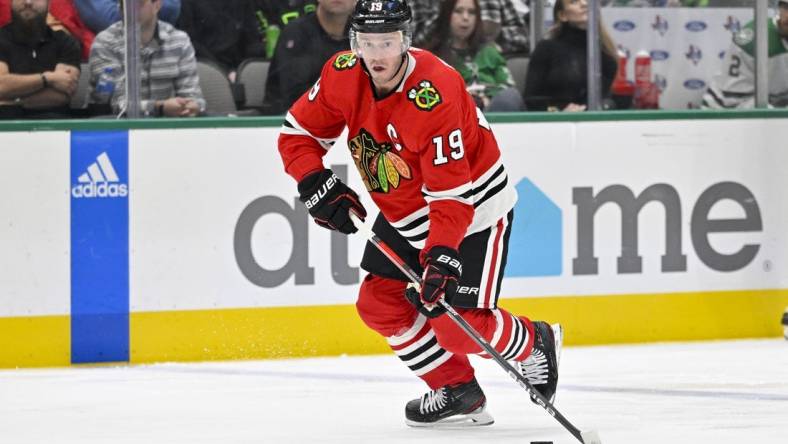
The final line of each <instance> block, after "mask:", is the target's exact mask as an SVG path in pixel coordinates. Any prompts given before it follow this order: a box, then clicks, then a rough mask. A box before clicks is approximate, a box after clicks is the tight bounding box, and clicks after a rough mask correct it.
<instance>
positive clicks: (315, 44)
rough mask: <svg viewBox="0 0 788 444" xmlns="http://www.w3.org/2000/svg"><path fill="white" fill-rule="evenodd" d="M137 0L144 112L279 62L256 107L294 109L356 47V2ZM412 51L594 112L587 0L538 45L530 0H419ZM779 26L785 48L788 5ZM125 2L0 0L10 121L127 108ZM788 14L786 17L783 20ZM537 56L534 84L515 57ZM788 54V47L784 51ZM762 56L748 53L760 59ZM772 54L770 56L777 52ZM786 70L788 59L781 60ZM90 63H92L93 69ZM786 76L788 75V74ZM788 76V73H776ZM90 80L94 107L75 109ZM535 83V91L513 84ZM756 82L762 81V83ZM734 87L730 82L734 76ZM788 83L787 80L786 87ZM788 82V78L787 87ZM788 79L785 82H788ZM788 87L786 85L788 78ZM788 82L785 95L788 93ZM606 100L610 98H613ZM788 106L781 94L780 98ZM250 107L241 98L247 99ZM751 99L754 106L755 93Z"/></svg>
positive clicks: (738, 88)
mask: <svg viewBox="0 0 788 444" xmlns="http://www.w3.org/2000/svg"><path fill="white" fill-rule="evenodd" d="M136 1H139V2H140V9H139V11H140V12H139V14H140V16H139V20H140V25H141V49H140V60H139V62H140V63H139V67H140V77H141V98H142V103H141V108H142V109H141V110H142V113H143V115H145V116H169V117H186V116H197V115H205V114H207V111H209V110H207V109H206V100H205V98H204V95H203V90H202V89H203V88H201V81H200V78H199V73H198V61H199V62H200V63H206V64H211V65H213V66H214V67H216V68H217V69H219V70H220V71H221V72H222V73H223V74H224V76H226V78H227V79H228V80H229V82H230V83H231V84H232V85H238V84H239V83H240V82H239V79H238V68H239V66H242V64H243V63H244V61H247V60H250V59H254V60H266V61H268V62H269V67H268V72H267V76H266V78H265V80H264V82H263V83H261V84H259V85H257V84H255V85H249V84H244V85H243V88H240V90H241V91H244V90H249V89H260V90H264V91H265V94H264V97H265V100H264V101H263V103H261V104H260V105H259V106H256V107H255V109H253V110H252V111H254V113H259V114H266V115H277V114H283V113H284V112H285V111H286V110H287V109H288V108H289V106H290V104H292V103H293V102H294V101H295V100H296V99H297V98H298V97H299V96H300V95H301V94H303V93H304V92H305V91H307V90H308V89H309V88H310V87H311V86H312V85H313V84H314V82H315V81H316V80H317V79H318V78H319V76H320V71H321V69H322V67H323V65H324V63H325V61H326V60H327V59H328V58H329V57H331V55H333V54H334V53H336V52H338V51H342V50H349V49H350V45H349V40H348V17H349V16H350V13H351V11H352V10H353V7H354V5H355V0H319V1H318V0H223V1H221V2H218V1H216V0H136ZM408 3H409V4H410V6H411V8H412V10H413V15H414V16H413V25H412V29H413V46H415V47H420V48H425V49H429V50H430V51H432V52H434V53H435V54H437V55H438V56H439V57H441V58H442V59H444V61H446V62H447V63H448V64H450V65H452V66H453V67H454V68H455V69H457V71H458V72H460V74H461V75H462V76H463V78H464V79H465V81H466V84H467V88H468V91H469V93H470V94H471V95H472V96H473V97H474V99H475V100H476V102H477V104H478V106H479V107H480V108H481V109H484V110H488V111H522V110H537V111H543V110H565V111H583V110H585V109H586V95H587V94H586V23H587V4H586V0H551V1H550V3H551V4H554V7H553V8H552V11H553V14H552V19H553V23H554V24H553V26H552V27H551V28H550V29H549V30H548V32H547V34H546V36H545V38H544V39H542V40H540V41H539V42H538V44H537V45H536V46H535V49H534V51H533V52H532V53H530V51H529V40H528V39H529V37H528V35H529V32H528V22H529V21H528V14H529V6H530V5H529V1H528V0H443V1H434V0H410V1H409V2H408ZM602 4H603V5H615V6H651V7H661V6H665V7H669V6H750V4H749V2H747V1H745V0H602ZM779 5H780V6H779V8H778V11H779V14H778V16H777V18H775V19H774V21H773V22H774V23H772V22H771V21H770V32H771V33H773V34H774V35H775V37H774V38H775V39H776V41H777V42H778V44H779V42H782V46H781V48H782V51H778V49H779V48H777V49H774V50H773V49H772V48H770V56H772V55H775V51H777V52H780V54H777V55H778V56H780V57H778V58H779V60H777V59H778V58H776V59H775V63H774V64H775V66H776V68H775V69H782V68H780V67H781V66H782V65H780V64H781V63H785V62H784V60H785V58H782V55H784V53H786V52H788V51H787V50H786V49H787V48H788V2H783V1H780V2H779ZM121 12H122V0H0V118H53V117H84V116H92V115H110V114H112V115H118V114H122V113H123V112H124V110H125V109H126V106H127V104H126V98H125V85H124V82H125V78H126V76H125V70H124V66H125V61H124V45H125V40H124V29H123V28H124V27H123V22H122V20H121V17H122V15H121ZM783 16H784V17H783ZM599 31H600V37H601V39H600V43H601V44H600V47H601V50H602V51H601V54H602V64H601V66H602V73H601V74H602V75H601V78H602V93H603V96H604V97H606V98H608V99H609V98H610V96H611V94H612V93H611V86H612V84H613V81H614V77H615V76H616V72H617V58H618V55H617V50H616V45H615V43H614V42H613V41H612V39H611V38H610V36H609V35H608V33H607V32H606V31H605V27H604V26H600V30H599ZM749 43H751V42H743V41H737V40H736V39H734V41H733V43H732V47H734V49H735V48H739V49H740V51H733V52H736V53H737V55H738V57H739V59H738V63H739V64H740V65H739V66H737V67H736V70H737V73H738V72H740V71H742V70H746V69H747V67H748V65H753V63H752V61H751V60H748V59H747V57H748V54H749V56H751V55H752V51H751V50H749V53H748V49H747V47H748V46H747V45H748V44H749ZM524 56H528V57H529V58H530V63H529V65H528V73H527V76H526V78H525V79H515V78H513V76H512V73H511V72H510V71H509V68H508V66H507V61H508V60H509V59H510V58H512V57H524ZM787 57H788V56H787ZM750 58H751V57H750ZM770 63H771V59H770ZM783 68H784V67H783ZM83 71H84V72H83ZM783 72H785V71H783ZM778 73H779V71H778ZM80 78H86V79H87V82H86V85H87V86H86V89H85V93H84V94H85V95H86V97H85V98H84V99H86V103H87V104H88V106H87V107H80V109H75V107H74V106H73V104H74V103H75V102H78V101H81V100H76V99H83V98H81V97H75V95H77V94H79V93H78V92H77V90H78V86H79V81H80ZM518 80H519V81H523V82H524V90H520V89H518V88H517V87H516V84H517V81H518ZM746 81H747V78H746V76H740V75H737V76H736V78H733V79H732V78H730V76H729V78H727V79H721V80H720V81H719V82H718V83H717V84H715V85H711V86H710V88H709V92H708V93H707V94H706V96H705V97H704V105H705V106H707V107H712V108H715V107H716V108H720V107H722V108H731V107H737V106H740V105H742V104H745V101H737V100H735V99H736V97H738V96H739V95H741V94H742V93H743V92H749V93H750V95H752V94H751V93H752V91H751V89H752V88H751V85H747V84H746V83H743V82H746ZM749 81H752V80H751V79H750V80H749ZM726 82H727V83H726ZM777 83H780V82H777ZM782 83H786V82H782ZM780 87H782V85H781V86H780ZM787 88H788V87H787ZM784 93H785V92H784V91H777V92H775V93H774V94H776V95H777V96H781V94H782V96H781V100H782V97H785V94H784ZM613 103H619V106H621V105H620V102H613V101H611V100H608V101H607V102H606V107H613V106H614V105H613ZM780 103H782V102H780ZM239 104H241V106H242V100H241V99H239ZM746 106H752V103H751V102H750V101H747V102H746Z"/></svg>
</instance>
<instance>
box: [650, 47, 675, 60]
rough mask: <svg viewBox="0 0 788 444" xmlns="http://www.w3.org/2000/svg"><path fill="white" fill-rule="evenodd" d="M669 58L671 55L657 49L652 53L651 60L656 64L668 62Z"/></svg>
mask: <svg viewBox="0 0 788 444" xmlns="http://www.w3.org/2000/svg"><path fill="white" fill-rule="evenodd" d="M669 57H670V53H669V52H667V51H662V50H661V49H655V50H653V51H651V60H654V61H655V62H661V61H663V60H667V59H668V58H669Z"/></svg>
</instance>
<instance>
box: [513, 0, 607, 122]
mask: <svg viewBox="0 0 788 444" xmlns="http://www.w3.org/2000/svg"><path fill="white" fill-rule="evenodd" d="M553 20H554V23H555V24H554V25H553V27H552V28H550V30H549V31H548V33H547V38H545V39H544V40H541V41H540V42H539V43H538V44H537V45H536V48H535V49H534V52H533V54H531V61H530V63H529V64H528V75H527V76H526V81H525V106H526V108H527V109H528V110H529V111H559V110H563V111H585V109H586V104H587V99H588V87H587V80H586V79H587V75H588V74H587V73H588V69H587V66H588V62H587V49H586V44H587V38H586V34H587V33H586V30H587V29H588V5H587V2H586V0H557V1H556V2H555V7H554V8H553ZM599 39H600V46H601V48H602V51H601V53H602V97H603V98H604V99H607V98H609V97H610V85H611V84H612V83H613V78H614V77H615V75H616V68H617V63H616V47H615V45H614V43H613V40H612V39H611V38H610V35H609V34H608V33H607V31H605V28H604V26H602V23H601V22H600V24H599Z"/></svg>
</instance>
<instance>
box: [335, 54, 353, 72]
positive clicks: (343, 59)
mask: <svg viewBox="0 0 788 444" xmlns="http://www.w3.org/2000/svg"><path fill="white" fill-rule="evenodd" d="M357 62H358V58H357V57H356V55H355V54H353V53H352V52H343V53H342V54H340V55H338V56H337V58H336V59H334V69H336V70H337V71H342V70H345V69H350V68H352V67H354V66H356V63H357Z"/></svg>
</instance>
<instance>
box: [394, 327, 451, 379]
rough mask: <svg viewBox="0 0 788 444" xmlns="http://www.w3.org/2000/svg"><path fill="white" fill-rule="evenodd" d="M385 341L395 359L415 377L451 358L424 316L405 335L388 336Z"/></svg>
mask: <svg viewBox="0 0 788 444" xmlns="http://www.w3.org/2000/svg"><path fill="white" fill-rule="evenodd" d="M386 340H387V341H388V343H389V346H390V347H391V349H392V350H394V353H395V354H396V355H397V357H399V358H400V359H401V360H402V362H404V363H405V365H407V366H408V368H410V370H411V371H412V372H413V373H414V374H415V375H416V376H422V375H424V374H427V373H429V372H430V371H432V370H434V369H435V368H437V367H438V366H440V365H441V364H443V363H444V362H446V361H448V360H449V358H451V357H452V353H451V352H448V351H446V350H445V349H444V348H443V347H441V346H440V345H439V344H438V338H436V337H435V332H433V331H432V327H430V325H429V323H428V322H427V317H426V316H424V315H419V316H418V317H417V318H416V322H415V323H414V324H413V326H412V327H411V328H409V329H408V331H406V332H405V333H403V334H401V335H398V336H390V337H388V338H386Z"/></svg>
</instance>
